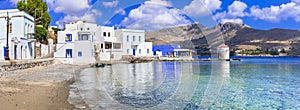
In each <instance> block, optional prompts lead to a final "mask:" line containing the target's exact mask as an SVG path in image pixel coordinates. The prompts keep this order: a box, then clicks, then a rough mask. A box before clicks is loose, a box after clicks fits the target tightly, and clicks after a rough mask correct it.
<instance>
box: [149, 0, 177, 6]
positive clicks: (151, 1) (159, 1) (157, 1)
mask: <svg viewBox="0 0 300 110" xmlns="http://www.w3.org/2000/svg"><path fill="white" fill-rule="evenodd" d="M145 4H157V5H163V6H172V3H171V2H169V1H166V0H149V1H146V2H145Z"/></svg>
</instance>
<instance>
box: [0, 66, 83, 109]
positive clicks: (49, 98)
mask: <svg viewBox="0 0 300 110" xmlns="http://www.w3.org/2000/svg"><path fill="white" fill-rule="evenodd" d="M84 67H85V66H72V65H64V64H60V63H58V62H54V64H51V65H49V66H46V67H42V66H40V67H34V68H30V69H24V70H16V71H11V72H1V73H0V97H1V98H0V110H69V109H74V108H75V106H73V105H71V104H69V102H68V97H69V90H70V87H69V85H70V84H71V83H72V82H73V81H74V78H75V77H76V74H77V73H79V71H81V70H82V68H84Z"/></svg>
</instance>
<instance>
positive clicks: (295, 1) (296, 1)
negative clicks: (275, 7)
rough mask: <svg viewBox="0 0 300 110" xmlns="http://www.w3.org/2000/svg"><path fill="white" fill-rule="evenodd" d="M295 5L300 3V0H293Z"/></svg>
mask: <svg viewBox="0 0 300 110" xmlns="http://www.w3.org/2000/svg"><path fill="white" fill-rule="evenodd" d="M292 2H294V3H300V0H292Z"/></svg>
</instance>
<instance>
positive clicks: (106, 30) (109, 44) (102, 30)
mask: <svg viewBox="0 0 300 110" xmlns="http://www.w3.org/2000/svg"><path fill="white" fill-rule="evenodd" d="M97 33H98V35H97V39H95V40H96V43H95V44H96V45H98V47H100V48H99V50H98V51H99V52H100V61H108V60H111V59H114V55H113V54H112V52H113V51H117V50H118V49H121V47H120V44H116V43H115V42H116V37H115V30H114V27H107V26H98V28H97ZM96 51H97V50H96Z"/></svg>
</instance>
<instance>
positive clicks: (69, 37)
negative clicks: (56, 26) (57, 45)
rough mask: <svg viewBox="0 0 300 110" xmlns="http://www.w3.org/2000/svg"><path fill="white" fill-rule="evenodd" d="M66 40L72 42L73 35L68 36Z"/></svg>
mask: <svg viewBox="0 0 300 110" xmlns="http://www.w3.org/2000/svg"><path fill="white" fill-rule="evenodd" d="M65 40H66V42H72V34H66V37H65Z"/></svg>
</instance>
